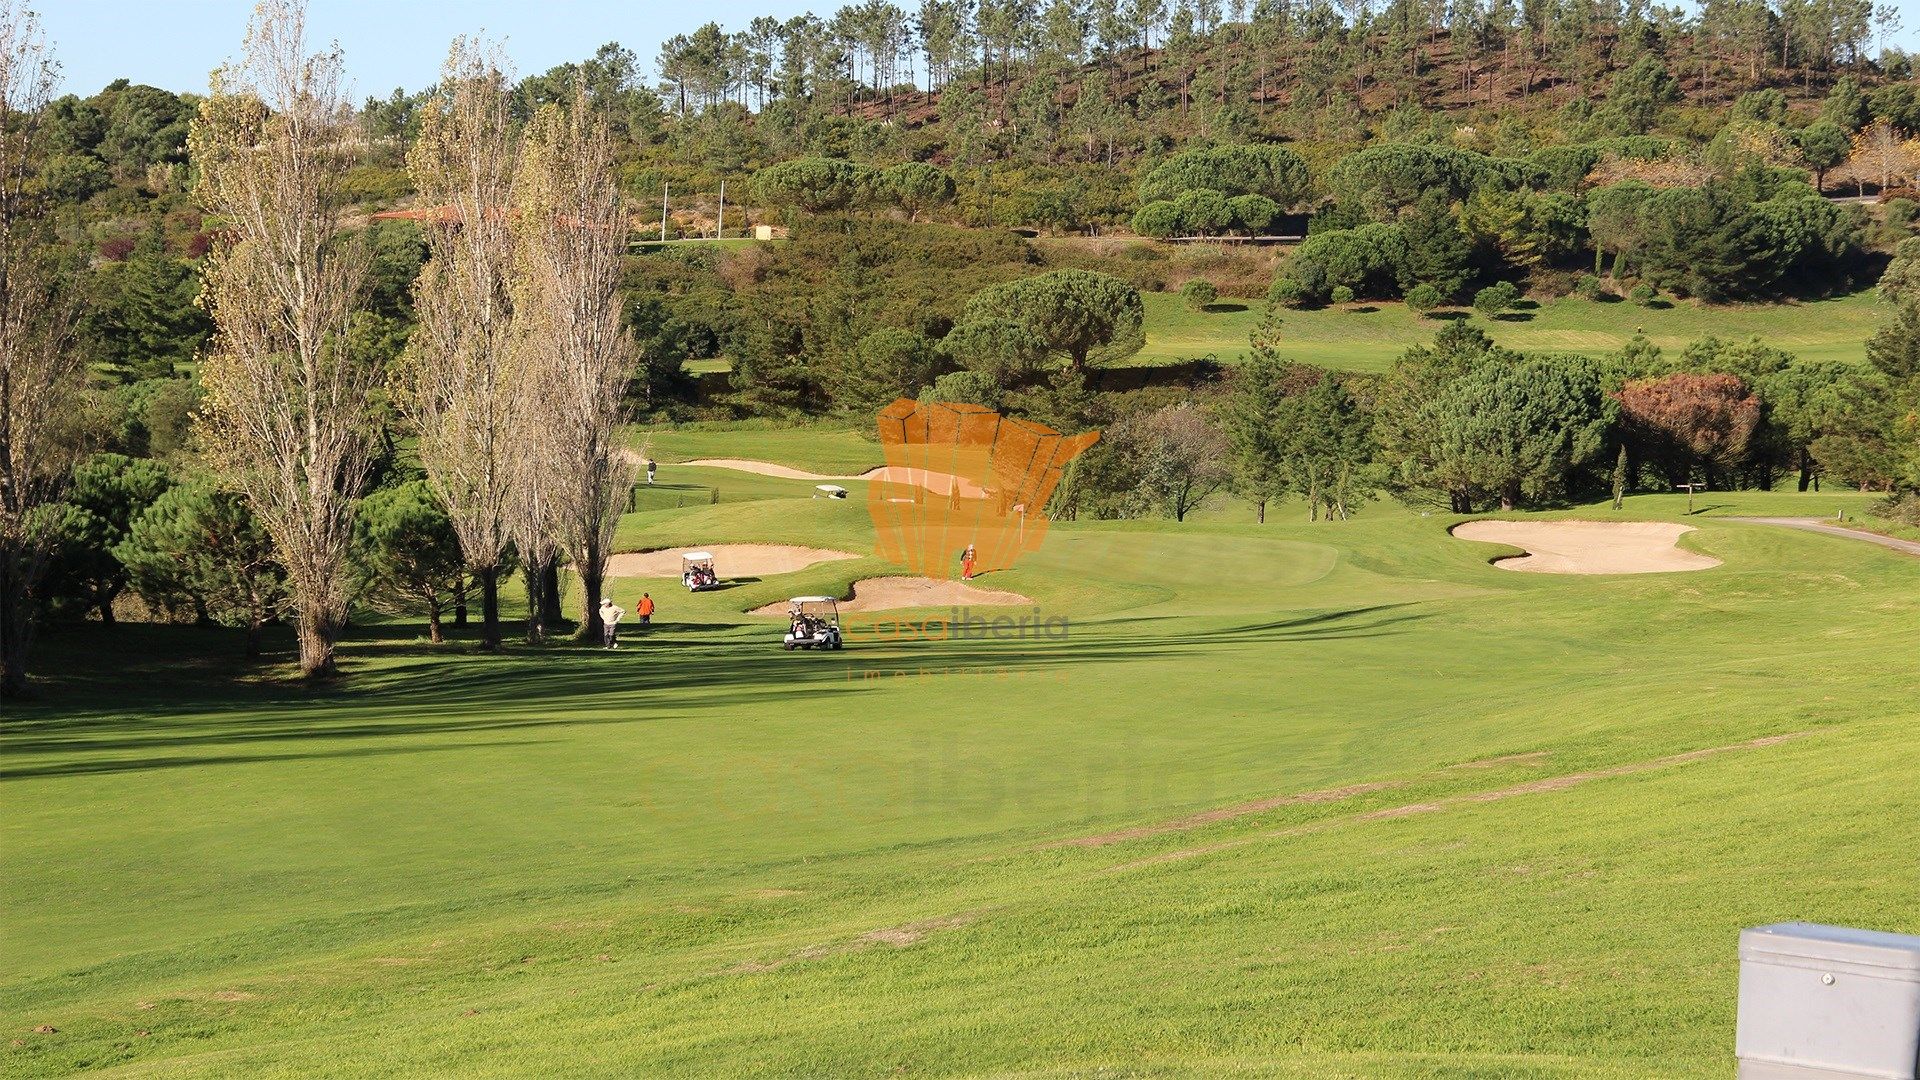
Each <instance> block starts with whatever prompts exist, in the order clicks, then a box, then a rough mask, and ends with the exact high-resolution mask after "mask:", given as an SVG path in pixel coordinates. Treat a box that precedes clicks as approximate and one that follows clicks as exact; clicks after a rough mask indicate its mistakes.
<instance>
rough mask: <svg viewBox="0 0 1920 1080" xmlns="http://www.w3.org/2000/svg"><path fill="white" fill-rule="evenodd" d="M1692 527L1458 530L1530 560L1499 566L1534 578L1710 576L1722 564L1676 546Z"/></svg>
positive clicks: (1615, 524)
mask: <svg viewBox="0 0 1920 1080" xmlns="http://www.w3.org/2000/svg"><path fill="white" fill-rule="evenodd" d="M1692 531H1693V526H1691V525H1678V524H1674V523H1672V522H1666V521H1499V520H1495V519H1492V518H1486V519H1482V520H1479V521H1468V522H1464V523H1462V524H1459V525H1456V526H1454V527H1453V535H1454V536H1456V537H1458V538H1459V539H1462V540H1478V541H1483V542H1485V543H1490V544H1506V545H1507V546H1509V547H1517V548H1520V549H1522V550H1524V551H1525V552H1527V554H1525V555H1521V556H1517V557H1515V558H1509V559H1498V560H1495V561H1494V564H1493V565H1495V566H1497V567H1499V568H1500V569H1502V570H1519V571H1522V572H1527V573H1535V574H1667V573H1675V572H1678V571H1682V570H1706V569H1709V568H1711V567H1715V566H1719V565H1720V560H1719V559H1715V558H1711V557H1709V556H1706V555H1700V554H1697V553H1695V552H1691V551H1682V550H1681V549H1680V548H1679V547H1678V546H1676V545H1677V544H1678V542H1679V540H1680V538H1681V537H1682V536H1684V535H1686V534H1687V533H1690V532H1692Z"/></svg>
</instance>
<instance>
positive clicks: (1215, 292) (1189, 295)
mask: <svg viewBox="0 0 1920 1080" xmlns="http://www.w3.org/2000/svg"><path fill="white" fill-rule="evenodd" d="M1180 299H1181V300H1182V301H1184V302H1185V303H1186V305H1187V306H1188V307H1189V308H1192V309H1193V310H1195V311H1201V310H1204V309H1205V308H1206V306H1207V305H1209V304H1211V303H1213V302H1214V301H1215V300H1218V299H1220V290H1219V289H1216V288H1214V287H1213V282H1211V281H1206V280H1203V279H1201V278H1194V279H1193V280H1192V281H1189V282H1187V283H1186V284H1185V285H1182V286H1180Z"/></svg>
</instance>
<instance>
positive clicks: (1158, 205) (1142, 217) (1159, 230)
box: [1133, 199, 1180, 240]
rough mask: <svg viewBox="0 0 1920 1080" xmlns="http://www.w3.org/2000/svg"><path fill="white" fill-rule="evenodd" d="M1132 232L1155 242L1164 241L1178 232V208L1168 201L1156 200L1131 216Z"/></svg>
mask: <svg viewBox="0 0 1920 1080" xmlns="http://www.w3.org/2000/svg"><path fill="white" fill-rule="evenodd" d="M1133 231H1134V232H1137V233H1139V234H1140V235H1141V236H1150V237H1152V238H1154V239H1155V240H1165V239H1166V238H1167V237H1169V236H1174V235H1177V234H1178V233H1179V232H1180V208H1179V207H1177V206H1175V205H1173V203H1172V202H1171V201H1170V200H1167V199H1157V200H1155V201H1153V202H1150V203H1148V204H1147V205H1145V206H1143V207H1141V208H1140V210H1139V212H1138V213H1136V214H1134V215H1133Z"/></svg>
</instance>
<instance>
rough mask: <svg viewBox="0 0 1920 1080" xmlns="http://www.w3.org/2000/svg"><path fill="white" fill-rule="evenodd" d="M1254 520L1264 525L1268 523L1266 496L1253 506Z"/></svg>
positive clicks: (1256, 501)
mask: <svg viewBox="0 0 1920 1080" xmlns="http://www.w3.org/2000/svg"><path fill="white" fill-rule="evenodd" d="M1253 520H1254V521H1256V522H1258V523H1260V524H1262V525H1265V524H1266V523H1267V499H1266V496H1264V495H1263V496H1261V497H1260V498H1259V499H1257V500H1255V502H1254V504H1253Z"/></svg>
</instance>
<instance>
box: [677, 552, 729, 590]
mask: <svg viewBox="0 0 1920 1080" xmlns="http://www.w3.org/2000/svg"><path fill="white" fill-rule="evenodd" d="M680 584H682V585H685V586H686V587H687V591H688V592H699V591H701V590H702V589H717V588H719V587H720V575H718V574H716V573H714V572H713V553H712V552H710V551H689V552H687V553H685V554H683V555H681V556H680Z"/></svg>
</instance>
